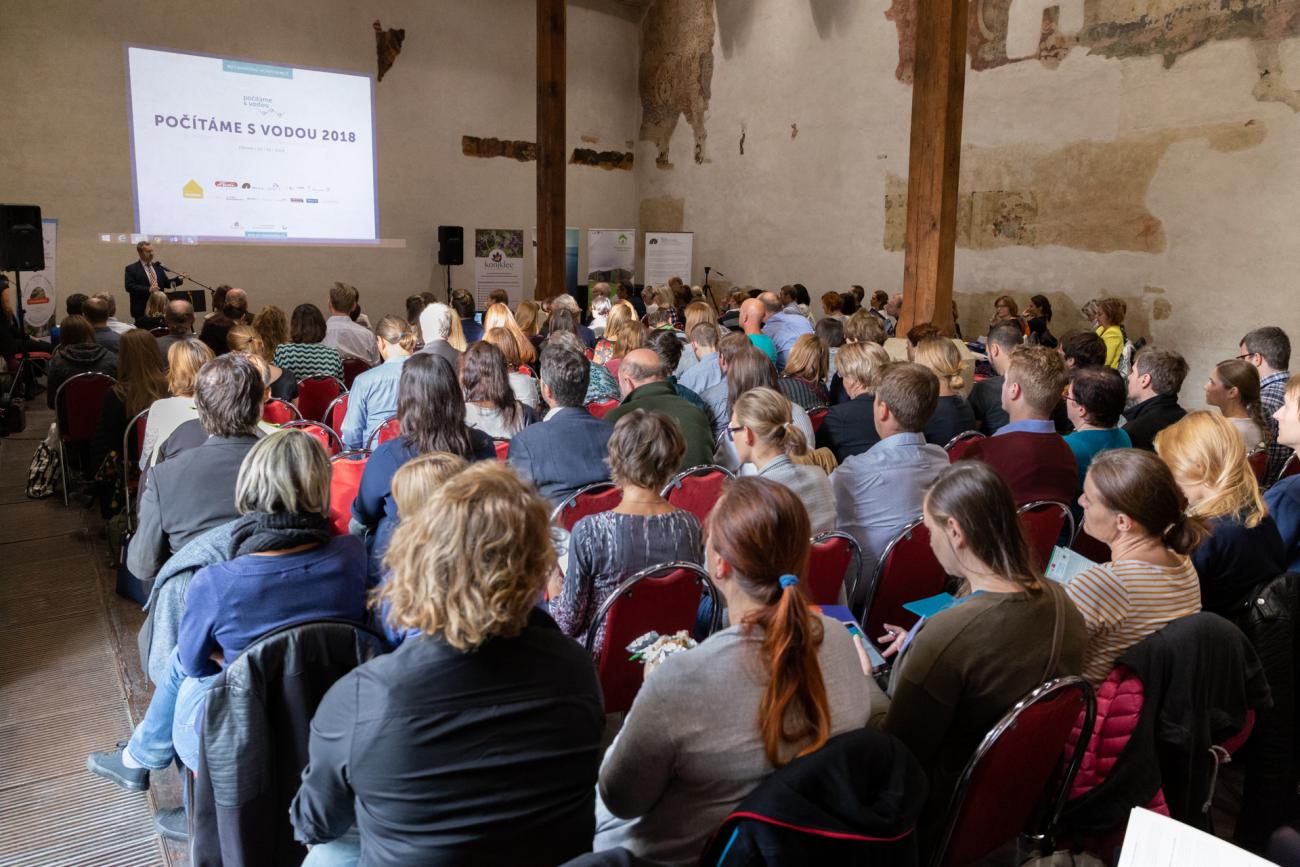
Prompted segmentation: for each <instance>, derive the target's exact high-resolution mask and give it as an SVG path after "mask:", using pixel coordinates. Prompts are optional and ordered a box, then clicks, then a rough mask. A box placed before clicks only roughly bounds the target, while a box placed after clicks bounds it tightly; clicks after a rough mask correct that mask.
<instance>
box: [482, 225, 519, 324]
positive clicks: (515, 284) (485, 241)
mask: <svg viewBox="0 0 1300 867" xmlns="http://www.w3.org/2000/svg"><path fill="white" fill-rule="evenodd" d="M523 288H524V230H523V229H475V230H474V300H475V302H476V303H477V304H478V306H479V307H483V306H485V305H486V304H487V300H488V296H489V295H490V294H492V291H493V290H494V289H504V290H505V292H506V294H507V295H508V296H510V303H511V304H517V303H518V302H519V300H520V299H521V298H522V297H523Z"/></svg>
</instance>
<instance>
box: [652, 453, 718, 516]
mask: <svg viewBox="0 0 1300 867" xmlns="http://www.w3.org/2000/svg"><path fill="white" fill-rule="evenodd" d="M732 478H735V474H733V473H732V472H731V470H729V469H727V468H726V467H720V466H718V465H717V464H701V465H700V466H698V467H691V468H690V469H688V470H683V471H682V472H680V473H678V474H677V475H675V476H673V478H672V480H671V481H669V482H668V484H666V485H664V489H663V490H662V491H660V492H659V496H661V497H663V498H665V499H667V500H668V502H670V503H672V504H673V505H674V506H676V507H677V508H679V509H684V510H685V511H687V512H690V513H691V514H692V515H694V516H695V517H696V518H699V520H700V524H701V525H703V524H704V519H705V518H707V517H708V516H709V512H712V511H713V504H714V503H716V502H718V497H720V496H722V485H723V483H724V482H726V481H727V479H732Z"/></svg>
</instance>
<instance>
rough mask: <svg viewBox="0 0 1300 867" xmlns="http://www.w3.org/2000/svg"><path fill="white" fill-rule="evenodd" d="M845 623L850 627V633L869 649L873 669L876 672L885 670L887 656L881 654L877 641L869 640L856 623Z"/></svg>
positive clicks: (868, 657)
mask: <svg viewBox="0 0 1300 867" xmlns="http://www.w3.org/2000/svg"><path fill="white" fill-rule="evenodd" d="M844 625H845V626H847V627H848V630H849V634H850V635H852V636H853V637H854V638H857V639H858V640H859V641H861V642H862V647H863V648H864V649H865V650H866V651H867V659H869V660H871V669H872V671H873V672H876V673H878V672H880V671H883V670H884V669H885V658H884V657H883V656H881V655H880V651H879V650H877V649H876V645H875V643H874V642H872V641H868V640H867V636H865V635H863V634H862V630H861V629H859V628H858V626H857V625H856V624H853V623H846V624H844Z"/></svg>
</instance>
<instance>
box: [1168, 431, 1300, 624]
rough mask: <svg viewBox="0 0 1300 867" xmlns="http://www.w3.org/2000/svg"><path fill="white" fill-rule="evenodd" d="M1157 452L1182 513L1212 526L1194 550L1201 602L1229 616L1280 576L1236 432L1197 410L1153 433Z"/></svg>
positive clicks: (1274, 533) (1275, 546) (1275, 541)
mask: <svg viewBox="0 0 1300 867" xmlns="http://www.w3.org/2000/svg"><path fill="white" fill-rule="evenodd" d="M1156 454H1158V455H1159V456H1160V459H1161V460H1163V461H1164V462H1165V463H1166V464H1167V465H1168V466H1169V469H1170V471H1171V472H1172V473H1173V474H1174V481H1175V482H1177V483H1178V488H1179V490H1181V491H1182V492H1183V496H1184V497H1186V498H1187V514H1188V515H1192V516H1195V517H1198V518H1202V519H1204V520H1205V521H1206V522H1208V524H1209V527H1210V535H1209V536H1208V537H1207V538H1206V539H1205V541H1204V542H1202V543H1201V545H1200V546H1199V547H1198V548H1196V550H1195V551H1193V552H1192V565H1194V566H1195V567H1196V575H1197V577H1199V578H1200V581H1201V604H1202V605H1203V606H1204V607H1205V609H1206V610H1207V611H1213V612H1215V613H1216V614H1222V615H1224V616H1225V617H1229V618H1234V617H1235V616H1236V615H1237V614H1239V613H1241V610H1242V609H1243V608H1244V606H1245V604H1246V603H1248V602H1249V601H1250V599H1251V598H1252V597H1253V596H1254V591H1255V588H1256V587H1258V586H1259V585H1260V584H1262V583H1263V582H1265V581H1271V580H1272V579H1274V578H1276V577H1277V576H1278V575H1280V574H1282V573H1283V572H1285V571H1286V569H1285V564H1286V554H1285V551H1284V550H1283V546H1282V537H1281V535H1280V534H1279V533H1278V529H1277V524H1275V523H1274V522H1273V519H1272V518H1271V517H1270V516H1269V514H1268V510H1267V509H1266V508H1265V506H1264V498H1263V497H1262V496H1261V495H1260V492H1259V484H1258V483H1257V482H1256V481H1255V473H1254V472H1253V471H1252V470H1251V468H1250V462H1249V461H1247V460H1246V449H1245V447H1244V446H1243V445H1242V444H1241V434H1240V433H1238V431H1237V429H1236V428H1235V427H1234V426H1233V425H1232V423H1231V422H1230V421H1228V420H1227V419H1225V418H1224V417H1223V416H1221V415H1219V414H1218V413H1216V412H1211V411H1209V410H1198V411H1197V412H1192V413H1188V414H1187V415H1186V416H1184V417H1183V418H1182V419H1181V420H1180V421H1178V422H1175V423H1174V424H1172V425H1170V426H1169V427H1167V428H1165V429H1164V430H1162V431H1160V433H1158V434H1156Z"/></svg>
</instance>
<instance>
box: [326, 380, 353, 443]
mask: <svg viewBox="0 0 1300 867" xmlns="http://www.w3.org/2000/svg"><path fill="white" fill-rule="evenodd" d="M347 414H348V393H347V392H346V391H345V392H343V393H342V394H340V395H339V396H338V397H336V398H334V399H333V400H332V401H330V405H329V406H328V407H326V408H325V424H327V425H329V427H330V430H332V431H334V433H336V434H338V435H339V436H340V437H342V436H343V419H344V418H345V417H346V416H347Z"/></svg>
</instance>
